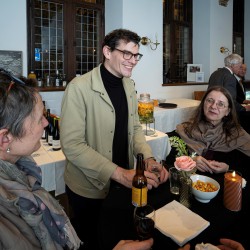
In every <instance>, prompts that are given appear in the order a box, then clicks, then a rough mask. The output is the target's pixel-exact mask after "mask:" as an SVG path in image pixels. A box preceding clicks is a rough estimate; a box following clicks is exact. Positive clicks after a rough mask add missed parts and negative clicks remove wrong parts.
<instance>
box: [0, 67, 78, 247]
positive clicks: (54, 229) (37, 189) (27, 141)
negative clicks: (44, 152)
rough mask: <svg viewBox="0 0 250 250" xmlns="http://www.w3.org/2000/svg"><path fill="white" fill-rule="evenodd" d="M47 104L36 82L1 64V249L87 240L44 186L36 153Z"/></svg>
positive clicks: (62, 244) (74, 242)
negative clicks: (32, 84) (16, 75)
mask: <svg viewBox="0 0 250 250" xmlns="http://www.w3.org/2000/svg"><path fill="white" fill-rule="evenodd" d="M1 75H2V76H3V77H1ZM43 109H44V106H43V102H42V98H41V96H40V95H39V93H38V91H37V90H36V89H35V88H33V87H30V86H26V85H25V83H24V82H22V81H20V79H19V80H17V79H16V78H14V77H12V76H11V75H10V74H9V73H6V72H4V71H1V70H0V225H1V226H0V246H1V249H22V250H29V249H30V250H36V249H44V250H59V249H66V247H67V249H78V248H79V247H80V244H81V241H80V239H79V238H78V236H77V235H76V233H75V230H74V228H73V227H72V225H71V223H70V220H69V218H68V217H67V215H66V214H65V212H64V210H63V208H62V207H61V206H60V205H59V203H58V201H57V200H56V199H54V198H53V197H52V196H51V195H50V194H49V193H48V192H47V191H46V190H44V188H42V187H41V183H42V175H41V169H40V168H39V167H38V166H37V165H36V163H35V162H34V160H33V158H32V157H30V155H31V154H32V153H33V152H35V151H36V150H38V149H39V148H40V146H41V145H40V139H41V136H42V134H43V130H44V128H45V127H46V126H47V125H48V121H47V120H46V118H45V117H44V116H43Z"/></svg>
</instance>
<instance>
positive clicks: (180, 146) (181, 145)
mask: <svg viewBox="0 0 250 250" xmlns="http://www.w3.org/2000/svg"><path fill="white" fill-rule="evenodd" d="M169 141H170V145H171V147H174V148H176V151H177V155H176V156H182V155H187V156H188V148H187V144H186V143H185V142H184V141H183V140H182V139H181V138H179V137H178V136H172V137H170V138H169Z"/></svg>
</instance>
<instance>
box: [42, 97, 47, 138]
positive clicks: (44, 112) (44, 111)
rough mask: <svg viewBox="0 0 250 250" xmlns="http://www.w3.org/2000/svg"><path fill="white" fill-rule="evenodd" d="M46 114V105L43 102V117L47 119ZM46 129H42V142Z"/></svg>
mask: <svg viewBox="0 0 250 250" xmlns="http://www.w3.org/2000/svg"><path fill="white" fill-rule="evenodd" d="M46 114H47V112H46V105H45V101H43V115H44V116H45V117H47V115H46ZM46 128H47V127H45V128H44V129H43V135H42V139H43V140H45V139H46V130H47V129H46Z"/></svg>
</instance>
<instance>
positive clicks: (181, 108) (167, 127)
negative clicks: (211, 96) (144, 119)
mask: <svg viewBox="0 0 250 250" xmlns="http://www.w3.org/2000/svg"><path fill="white" fill-rule="evenodd" d="M165 103H174V104H177V107H176V108H161V107H158V106H157V107H155V108H154V118H155V129H157V130H159V131H162V132H164V133H166V132H171V131H173V130H175V128H176V125H177V124H180V123H182V122H185V121H188V120H189V118H190V117H191V116H192V114H193V112H194V110H195V109H196V108H197V107H198V105H199V104H200V101H197V100H192V99H184V98H178V99H167V100H166V101H165Z"/></svg>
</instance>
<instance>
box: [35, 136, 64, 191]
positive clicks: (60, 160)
mask: <svg viewBox="0 0 250 250" xmlns="http://www.w3.org/2000/svg"><path fill="white" fill-rule="evenodd" d="M41 144H42V146H41V147H40V149H39V150H38V151H36V152H35V153H34V154H32V156H33V159H34V160H35V162H36V163H37V165H38V166H39V167H40V168H41V170H42V187H44V188H45V189H46V190H47V191H55V195H59V194H63V193H64V192H65V183H64V177H63V173H64V168H65V156H64V154H63V152H62V150H58V151H54V150H52V147H51V146H49V145H48V144H47V143H46V142H45V141H44V140H41Z"/></svg>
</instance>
